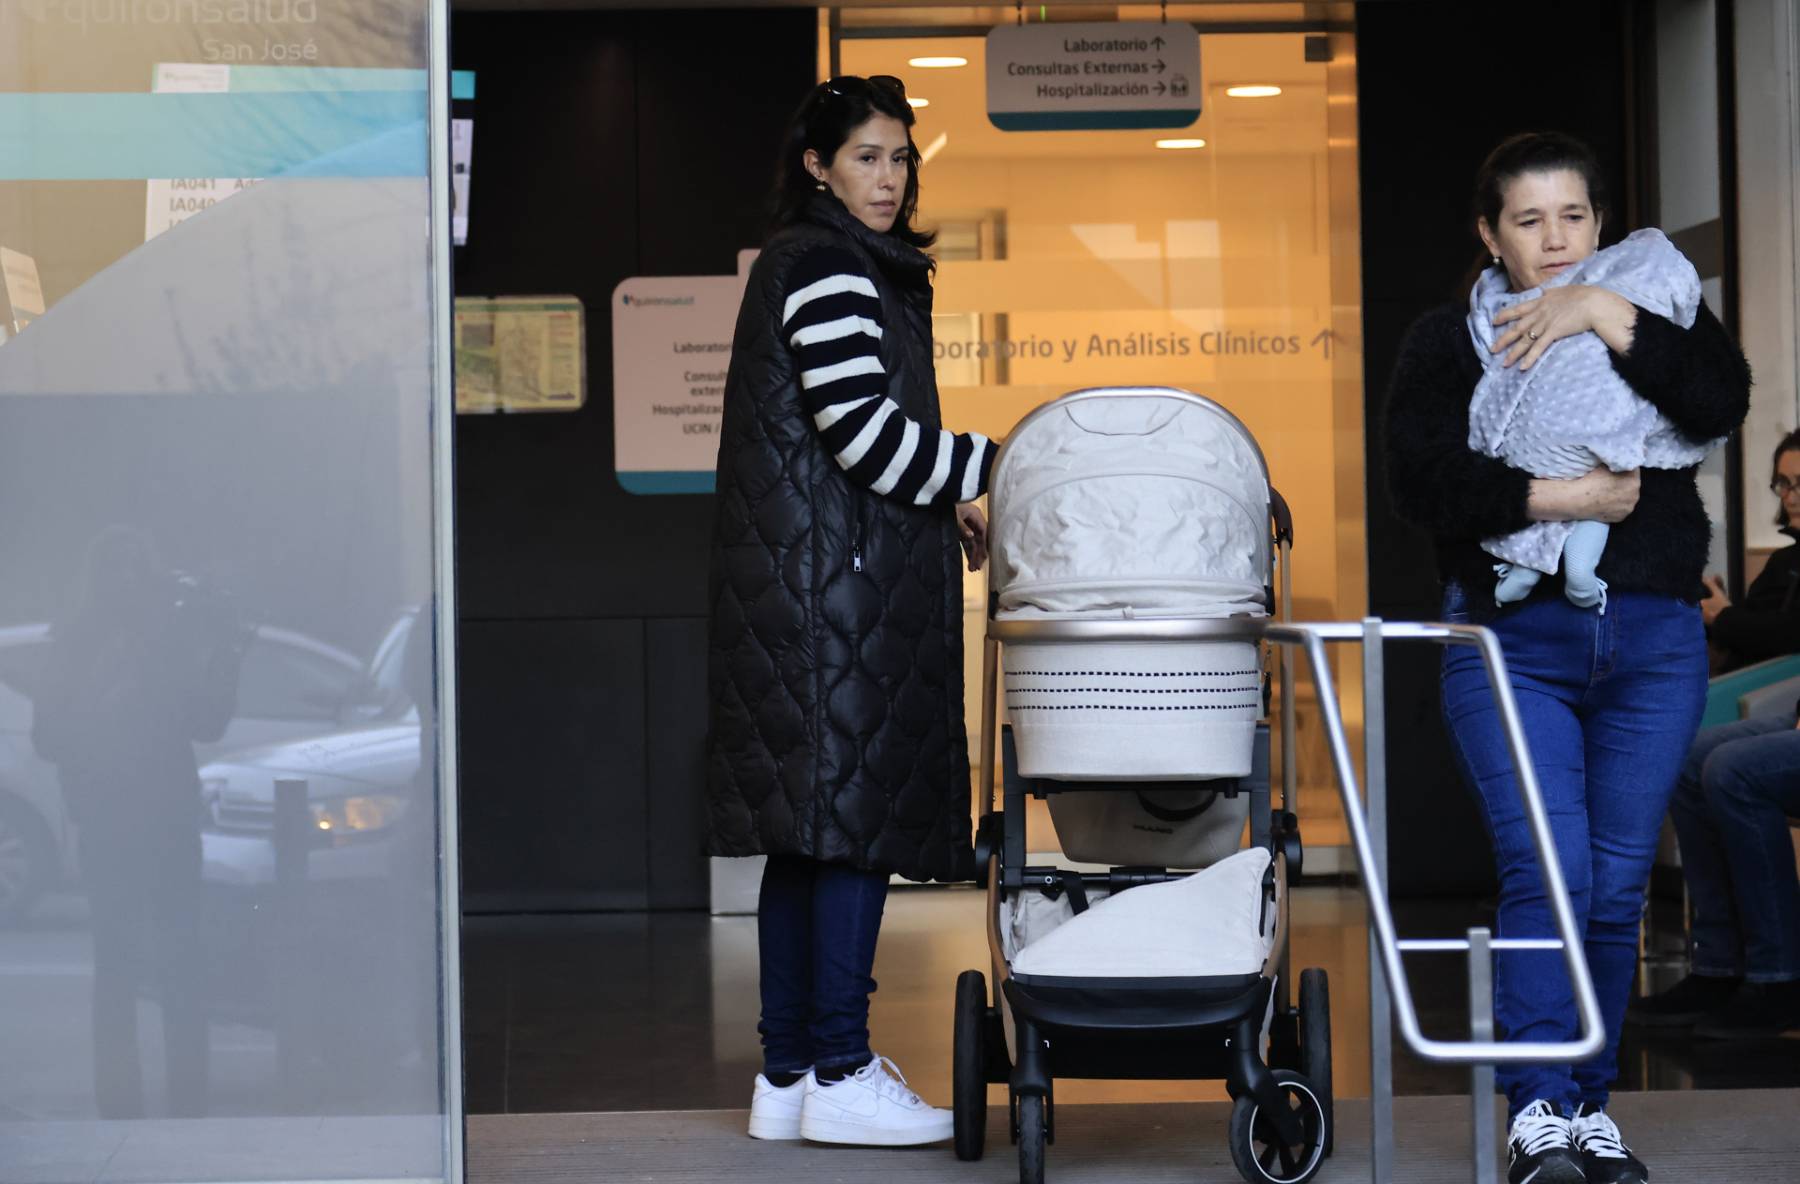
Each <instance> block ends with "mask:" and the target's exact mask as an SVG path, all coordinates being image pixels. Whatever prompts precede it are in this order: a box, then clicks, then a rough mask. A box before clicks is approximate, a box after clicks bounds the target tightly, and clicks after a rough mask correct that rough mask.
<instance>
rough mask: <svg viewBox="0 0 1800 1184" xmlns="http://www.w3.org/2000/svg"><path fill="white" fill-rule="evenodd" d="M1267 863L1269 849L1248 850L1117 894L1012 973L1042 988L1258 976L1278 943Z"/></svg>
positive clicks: (1039, 944) (1051, 935) (1066, 925)
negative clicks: (1268, 890)
mask: <svg viewBox="0 0 1800 1184" xmlns="http://www.w3.org/2000/svg"><path fill="white" fill-rule="evenodd" d="M1269 864H1270V855H1269V852H1268V851H1267V850H1266V849H1264V848H1262V847H1251V848H1248V849H1246V850H1243V851H1240V852H1238V853H1237V854H1236V855H1233V856H1231V857H1230V858H1229V859H1226V860H1223V861H1222V862H1220V863H1217V864H1214V865H1213V866H1212V867H1209V868H1207V869H1206V870H1204V871H1200V872H1196V873H1194V874H1193V875H1191V876H1186V877H1183V878H1182V879H1179V880H1170V881H1168V882H1166V883H1162V884H1146V885H1143V886H1141V887H1137V888H1132V889H1130V890H1129V891H1125V892H1119V893H1116V894H1114V895H1112V896H1109V897H1107V898H1106V899H1105V900H1103V901H1101V902H1100V903H1099V904H1096V905H1094V906H1093V907H1091V908H1089V909H1088V910H1087V911H1086V912H1084V913H1080V914H1078V915H1076V916H1074V917H1072V918H1070V919H1069V920H1067V921H1065V922H1063V923H1062V924H1061V925H1059V926H1057V927H1056V928H1054V929H1052V930H1050V932H1048V933H1047V934H1045V935H1044V936H1042V937H1040V938H1038V939H1037V940H1036V941H1034V942H1032V943H1031V944H1030V945H1028V946H1026V947H1025V948H1024V949H1022V950H1020V951H1019V952H1018V954H1017V956H1015V957H1014V958H1013V959H1012V963H1011V971H1012V973H1013V974H1014V975H1015V976H1017V977H1018V978H1020V979H1021V980H1022V981H1023V980H1025V979H1030V980H1032V981H1033V983H1036V984H1042V985H1052V984H1049V983H1045V982H1044V980H1050V979H1058V980H1070V979H1076V980H1089V981H1091V980H1096V979H1109V980H1117V979H1160V980H1168V979H1209V978H1222V977H1229V976H1237V975H1254V974H1258V973H1260V972H1261V970H1262V967H1263V963H1264V962H1265V961H1267V959H1268V956H1269V951H1270V950H1271V949H1272V948H1273V946H1274V940H1275V909H1276V902H1273V901H1270V900H1268V898H1267V896H1266V895H1265V893H1264V889H1263V877H1264V875H1265V874H1266V873H1267V871H1268V869H1269ZM1064 985H1068V986H1086V985H1088V983H1087V982H1083V983H1080V984H1077V983H1065V984H1064ZM1161 985H1164V986H1167V985H1169V984H1167V983H1166V982H1165V983H1163V984H1161Z"/></svg>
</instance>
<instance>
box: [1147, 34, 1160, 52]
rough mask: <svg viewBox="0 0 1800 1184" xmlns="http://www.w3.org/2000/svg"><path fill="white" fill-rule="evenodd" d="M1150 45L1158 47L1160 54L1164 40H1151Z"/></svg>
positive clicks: (1158, 38)
mask: <svg viewBox="0 0 1800 1184" xmlns="http://www.w3.org/2000/svg"><path fill="white" fill-rule="evenodd" d="M1150 44H1152V45H1154V46H1156V48H1157V50H1158V52H1160V51H1161V50H1162V47H1163V39H1162V38H1161V37H1154V38H1152V39H1151V41H1150Z"/></svg>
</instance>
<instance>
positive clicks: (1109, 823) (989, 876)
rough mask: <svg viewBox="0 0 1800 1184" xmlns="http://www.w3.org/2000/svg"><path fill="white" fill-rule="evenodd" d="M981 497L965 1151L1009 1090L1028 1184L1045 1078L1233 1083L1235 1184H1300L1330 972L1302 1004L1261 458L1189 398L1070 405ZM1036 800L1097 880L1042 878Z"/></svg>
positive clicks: (1038, 1168) (1322, 1142)
mask: <svg viewBox="0 0 1800 1184" xmlns="http://www.w3.org/2000/svg"><path fill="white" fill-rule="evenodd" d="M990 496H991V511H990V512H991V516H992V526H991V538H992V553H993V569H992V576H991V589H992V590H991V592H990V596H989V600H988V629H987V639H986V645H985V649H984V659H983V687H984V691H985V694H986V697H985V699H984V701H983V719H982V736H981V744H982V748H981V754H980V760H979V762H978V763H979V767H980V776H981V779H982V781H981V784H982V785H983V786H984V789H985V792H986V793H987V808H986V811H985V813H984V816H983V818H982V820H981V824H980V826H979V827H978V828H977V838H976V854H977V858H978V860H979V866H981V867H984V868H985V869H986V880H987V931H988V949H989V955H990V959H991V971H992V975H993V983H992V991H991V993H990V990H989V984H988V981H987V980H986V979H985V978H984V976H983V974H982V972H981V971H979V970H968V971H965V972H963V974H962V975H961V977H960V978H959V979H958V980H957V984H956V1027H955V1053H954V1056H955V1063H954V1066H953V1073H952V1077H953V1094H954V1112H955V1132H956V1153H957V1155H958V1157H960V1158H962V1159H965V1160H973V1159H979V1158H980V1157H981V1154H982V1149H983V1142H984V1137H985V1129H986V1119H987V1086H988V1084H989V1083H990V1082H991V1083H996V1084H998V1083H1005V1084H1006V1085H1007V1086H1008V1089H1009V1100H1010V1106H1009V1110H1010V1117H1011V1133H1012V1137H1013V1140H1014V1141H1015V1142H1016V1143H1017V1144H1018V1148H1019V1177H1020V1180H1021V1181H1022V1182H1023V1184H1041V1182H1042V1180H1043V1178H1044V1149H1045V1145H1046V1144H1048V1143H1054V1142H1055V1137H1056V1109H1055V1080H1056V1078H1058V1077H1075V1078H1138V1079H1146V1078H1150V1079H1164V1080H1167V1079H1211V1080H1217V1079H1223V1080H1224V1081H1225V1083H1226V1087H1227V1089H1228V1091H1229V1092H1230V1094H1231V1097H1232V1099H1233V1106H1232V1112H1231V1122H1230V1133H1229V1138H1230V1150H1231V1155H1232V1159H1233V1162H1234V1163H1235V1164H1236V1165H1237V1167H1238V1170H1239V1171H1240V1172H1241V1173H1242V1174H1243V1177H1244V1179H1245V1180H1247V1181H1250V1182H1251V1184H1265V1182H1282V1184H1292V1182H1298V1181H1304V1180H1308V1179H1310V1178H1311V1177H1312V1176H1313V1175H1314V1173H1316V1172H1317V1171H1318V1169H1319V1166H1320V1164H1321V1162H1322V1161H1323V1159H1324V1157H1325V1156H1326V1155H1328V1154H1329V1153H1330V1150H1331V1139H1332V1105H1331V1018H1330V1003H1329V1000H1328V990H1327V983H1326V978H1325V973H1324V971H1322V970H1317V969H1311V970H1307V971H1305V972H1304V973H1303V974H1302V975H1301V976H1300V991H1299V1000H1298V1002H1299V1006H1298V1008H1294V1007H1291V1006H1290V1002H1289V989H1288V974H1287V934H1288V927H1287V879H1288V876H1289V875H1290V874H1298V872H1299V867H1300V858H1301V848H1300V836H1299V830H1298V826H1297V821H1296V819H1295V817H1294V815H1292V814H1291V813H1288V812H1287V811H1286V810H1285V809H1274V808H1272V806H1271V801H1270V784H1269V767H1270V762H1269V745H1270V729H1269V724H1268V719H1267V716H1268V707H1269V690H1270V684H1269V678H1268V674H1267V669H1268V666H1269V665H1270V663H1268V662H1266V661H1265V653H1264V646H1263V644H1262V643H1261V641H1260V633H1261V629H1262V625H1263V622H1264V621H1265V620H1266V619H1267V615H1268V612H1269V609H1270V607H1271V606H1272V605H1273V604H1274V602H1275V595H1274V585H1273V575H1274V554H1275V552H1277V551H1279V554H1280V557H1281V562H1282V567H1283V569H1284V571H1285V568H1286V559H1287V553H1288V546H1289V543H1290V542H1291V538H1292V530H1291V525H1290V523H1289V521H1288V514H1287V509H1286V506H1285V504H1284V503H1283V502H1282V501H1281V498H1280V495H1279V494H1277V493H1275V492H1274V491H1273V490H1272V489H1271V488H1270V487H1269V480H1268V468H1267V465H1266V464H1265V462H1264V460H1263V457H1262V453H1261V451H1260V450H1259V449H1258V447H1257V445H1256V442H1255V440H1254V439H1253V438H1252V437H1251V435H1250V433H1249V431H1248V430H1247V429H1246V428H1245V427H1244V425H1243V424H1242V423H1240V422H1239V421H1238V420H1237V419H1236V418H1235V417H1234V416H1233V415H1231V413H1230V412H1228V411H1226V410H1225V409H1224V408H1223V407H1221V406H1219V405H1218V404H1217V403H1214V402H1212V401H1211V400H1209V399H1205V398H1202V397H1200V396H1198V395H1194V394H1190V393H1188V392H1186V391H1179V390H1172V389H1168V388H1121V389H1105V390H1085V391H1077V392H1075V393H1074V394H1070V395H1066V396H1064V397H1062V398H1060V399H1057V400H1055V401H1054V402H1051V403H1048V404H1046V405H1045V406H1043V407H1040V408H1039V409H1037V410H1036V411H1035V412H1033V413H1032V414H1031V415H1029V416H1028V417H1027V418H1026V419H1025V420H1024V421H1023V422H1022V423H1021V424H1020V425H1019V426H1018V428H1017V429H1015V430H1014V432H1013V433H1012V435H1011V436H1010V437H1009V438H1008V440H1007V442H1006V445H1005V447H1004V448H1002V450H1001V452H1000V455H999V457H998V459H997V460H996V462H995V465H994V472H993V479H992V482H991V494H990ZM1001 676H1003V677H1004V680H1005V694H1006V705H1007V713H1008V715H1009V716H1010V719H1011V723H1010V726H1009V727H1007V728H1006V729H1004V731H1001V732H999V733H997V732H996V727H995V723H996V720H995V690H996V685H995V684H996V680H997V679H998V678H1000V677H1001ZM1290 684H1291V680H1290V679H1288V678H1286V677H1285V674H1284V677H1283V688H1282V689H1283V695H1284V703H1285V704H1288V705H1291V703H1292V697H1291V693H1290V692H1291V685H1290ZM1286 711H1291V706H1288V707H1284V714H1285V712H1286ZM1282 732H1283V734H1284V736H1288V737H1291V735H1292V730H1291V728H1288V727H1284V728H1283V729H1282ZM1288 743H1289V744H1290V745H1291V740H1289V741H1288ZM996 753H998V755H999V757H1000V760H1001V768H1002V785H1003V790H1004V803H1003V805H1004V808H1003V809H1001V810H999V811H995V809H994V802H993V763H992V762H993V760H994V757H995V755H996ZM1285 755H1286V760H1284V768H1287V769H1291V768H1292V753H1291V749H1290V751H1288V752H1287V753H1286V754H1285ZM1290 784H1291V783H1290ZM1027 797H1037V798H1040V799H1045V800H1047V802H1048V804H1049V809H1050V813H1051V816H1052V819H1053V821H1054V823H1055V827H1056V831H1057V834H1058V836H1059V837H1060V839H1061V841H1062V849H1063V853H1064V855H1065V857H1067V859H1068V860H1070V861H1074V862H1075V863H1077V864H1084V865H1088V866H1087V869H1086V870H1083V869H1081V868H1078V867H1063V866H1038V865H1035V864H1030V863H1028V854H1027V853H1028V852H1029V851H1030V847H1029V846H1028V844H1027V836H1026V825H1025V823H1026V818H1025V815H1026V810H1025V804H1026V799H1027ZM1284 798H1285V794H1284ZM1285 805H1286V802H1285V800H1284V802H1283V806H1284V807H1285ZM1246 830H1247V831H1248V836H1249V838H1248V844H1247V845H1245V842H1244V835H1245V832H1246ZM1094 865H1101V867H1102V868H1103V870H1094Z"/></svg>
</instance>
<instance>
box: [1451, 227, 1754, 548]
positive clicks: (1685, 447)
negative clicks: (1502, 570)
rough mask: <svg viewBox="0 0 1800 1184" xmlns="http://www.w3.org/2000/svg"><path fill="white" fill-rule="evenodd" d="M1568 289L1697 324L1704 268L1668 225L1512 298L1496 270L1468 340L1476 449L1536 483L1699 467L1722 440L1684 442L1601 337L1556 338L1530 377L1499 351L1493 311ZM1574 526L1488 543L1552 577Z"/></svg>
mask: <svg viewBox="0 0 1800 1184" xmlns="http://www.w3.org/2000/svg"><path fill="white" fill-rule="evenodd" d="M1568 284H1592V285H1595V286H1597V287H1601V288H1606V289H1608V290H1609V291H1613V292H1617V293H1618V294H1619V295H1621V296H1623V297H1625V299H1627V300H1629V301H1631V302H1632V303H1633V304H1635V305H1637V306H1638V307H1639V308H1641V309H1643V310H1645V311H1646V312H1651V313H1655V314H1656V315H1658V316H1661V317H1667V318H1668V319H1669V320H1672V321H1674V322H1675V323H1676V324H1678V325H1680V326H1681V327H1682V328H1684V329H1688V328H1692V327H1693V324H1694V317H1695V315H1696V314H1697V313H1698V311H1699V307H1700V276H1699V273H1697V272H1696V271H1695V270H1694V265H1693V264H1692V263H1689V262H1688V260H1687V257H1686V256H1684V255H1683V254H1682V253H1681V252H1680V251H1678V250H1676V248H1675V244H1674V243H1671V242H1670V241H1669V240H1668V239H1667V238H1666V237H1664V235H1663V233H1662V231H1660V230H1639V231H1637V232H1636V233H1634V234H1632V235H1630V236H1629V237H1627V238H1626V239H1625V241H1623V242H1621V243H1618V244H1616V245H1614V246H1610V247H1608V248H1606V249H1605V250H1603V251H1599V252H1596V253H1595V254H1593V255H1592V256H1590V257H1588V258H1587V259H1584V260H1582V261H1581V262H1580V263H1578V264H1576V265H1575V266H1574V267H1571V268H1569V269H1568V270H1566V271H1564V272H1563V273H1562V274H1561V275H1559V276H1557V277H1556V278H1554V279H1552V280H1550V281H1549V282H1548V283H1545V284H1543V285H1541V286H1540V287H1536V288H1532V289H1530V290H1529V291H1525V292H1509V291H1507V276H1506V270H1505V268H1503V267H1499V266H1495V267H1490V268H1488V269H1487V270H1486V271H1484V272H1483V273H1482V274H1481V278H1480V279H1479V280H1477V281H1476V282H1475V287H1474V289H1473V290H1471V291H1470V293H1469V336H1470V337H1471V338H1473V339H1474V342H1475V353H1476V355H1477V356H1478V357H1480V358H1481V365H1482V370H1483V373H1482V376H1481V381H1480V383H1479V384H1477V386H1476V387H1475V396H1474V398H1473V399H1472V400H1471V401H1470V403H1469V447H1470V448H1472V449H1474V450H1475V451H1477V452H1480V453H1483V454H1484V455H1487V456H1495V457H1499V458H1500V459H1501V460H1504V461H1506V462H1507V463H1508V464H1510V465H1512V466H1513V467H1514V468H1519V469H1524V470H1526V471H1527V472H1529V473H1531V474H1533V475H1534V476H1538V477H1557V478H1572V477H1579V476H1581V475H1582V474H1583V473H1586V472H1587V471H1588V470H1590V469H1592V468H1594V467H1595V466H1596V465H1605V466H1606V467H1607V468H1609V469H1612V470H1614V471H1615V472H1624V471H1626V470H1629V469H1636V468H1652V469H1685V468H1687V467H1688V466H1689V465H1695V464H1699V463H1700V461H1702V460H1703V459H1705V457H1706V454H1707V453H1708V452H1710V451H1711V450H1712V449H1713V447H1714V445H1716V444H1717V443H1718V441H1717V440H1711V441H1707V442H1704V443H1697V442H1695V441H1693V440H1690V439H1688V438H1687V437H1686V436H1684V435H1682V434H1681V433H1680V432H1679V431H1678V430H1677V429H1676V427H1675V425H1674V424H1672V423H1670V422H1669V421H1668V419H1667V418H1666V417H1665V416H1664V415H1663V414H1662V412H1660V411H1658V410H1657V409H1656V408H1655V407H1654V406H1652V405H1651V404H1650V403H1649V402H1648V401H1647V400H1646V399H1644V398H1643V396H1641V395H1639V394H1638V393H1637V392H1636V391H1634V390H1632V389H1631V387H1630V385H1629V384H1628V383H1626V381H1625V380H1624V379H1623V378H1621V377H1619V375H1618V372H1617V371H1615V370H1614V369H1613V367H1612V354H1611V351H1610V350H1609V349H1608V348H1607V345H1606V343H1605V342H1604V341H1602V340H1600V337H1599V335H1598V334H1596V333H1592V332H1588V333H1581V334H1578V335H1576V336H1574V337H1565V338H1563V339H1562V340H1561V341H1557V342H1554V343H1552V344H1551V346H1550V347H1549V348H1548V349H1547V350H1545V351H1544V354H1543V356H1542V357H1540V358H1539V359H1538V361H1537V364H1536V365H1534V366H1533V367H1532V368H1531V369H1530V370H1528V371H1520V369H1519V367H1518V366H1517V365H1516V364H1515V365H1513V366H1511V367H1508V366H1504V365H1502V364H1501V363H1502V361H1503V360H1504V358H1505V357H1506V355H1505V354H1496V353H1494V352H1492V348H1491V347H1492V346H1493V344H1494V342H1495V340H1497V339H1498V338H1499V337H1500V336H1501V335H1502V332H1503V330H1504V329H1505V326H1502V327H1501V328H1500V329H1496V328H1495V327H1494V316H1495V314H1497V313H1499V312H1500V311H1501V310H1502V309H1505V308H1510V307H1511V306H1513V305H1515V304H1520V303H1523V302H1524V301H1527V300H1535V299H1537V298H1538V297H1539V296H1542V295H1543V294H1544V292H1545V291H1546V290H1547V289H1550V288H1560V287H1564V286H1566V285H1568ZM1509 352H1510V351H1509ZM1574 528H1575V524H1574V523H1572V522H1535V523H1533V524H1532V525H1530V526H1528V527H1526V528H1525V529H1523V530H1520V531H1516V532H1514V533H1512V534H1509V535H1505V536H1502V537H1499V538H1491V539H1484V540H1482V544H1481V546H1482V549H1483V550H1485V551H1487V552H1488V554H1490V555H1493V556H1495V557H1496V558H1499V559H1503V560H1505V561H1506V562H1508V563H1514V564H1522V565H1524V566H1526V567H1530V568H1533V569H1535V570H1537V571H1541V572H1543V573H1545V574H1546V575H1549V574H1553V573H1554V572H1555V571H1556V569H1557V562H1558V560H1559V559H1560V558H1561V556H1562V548H1563V544H1564V543H1565V542H1566V541H1568V537H1569V532H1570V531H1572V530H1573V529H1574Z"/></svg>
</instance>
